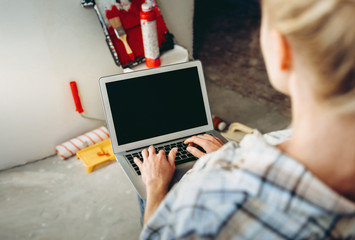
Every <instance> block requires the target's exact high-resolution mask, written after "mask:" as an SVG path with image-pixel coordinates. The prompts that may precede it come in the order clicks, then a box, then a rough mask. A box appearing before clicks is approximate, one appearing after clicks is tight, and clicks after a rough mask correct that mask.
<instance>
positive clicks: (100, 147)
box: [76, 138, 116, 173]
mask: <svg viewBox="0 0 355 240" xmlns="http://www.w3.org/2000/svg"><path fill="white" fill-rule="evenodd" d="M76 158H77V159H81V160H82V161H83V163H84V165H85V168H86V172H87V173H91V172H92V171H93V170H94V168H95V167H96V166H98V165H100V164H102V163H104V162H107V161H112V160H115V159H116V158H115V155H114V154H113V151H112V147H111V140H110V139H109V138H108V139H106V140H104V141H102V142H99V143H96V144H95V145H92V146H90V147H87V148H85V149H82V150H80V151H78V152H77V153H76Z"/></svg>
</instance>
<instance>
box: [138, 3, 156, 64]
mask: <svg viewBox="0 0 355 240" xmlns="http://www.w3.org/2000/svg"><path fill="white" fill-rule="evenodd" d="M140 19H141V28H142V37H143V46H144V56H145V64H146V65H147V67H148V68H154V67H159V66H160V52H159V42H158V32H157V22H156V16H155V12H154V9H153V6H152V5H151V4H148V3H143V4H142V11H141V12H140Z"/></svg>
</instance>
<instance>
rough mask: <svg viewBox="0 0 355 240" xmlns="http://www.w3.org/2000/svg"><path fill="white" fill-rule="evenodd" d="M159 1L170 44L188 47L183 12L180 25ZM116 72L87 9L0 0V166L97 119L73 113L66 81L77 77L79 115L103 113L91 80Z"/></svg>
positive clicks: (47, 1)
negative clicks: (172, 40)
mask: <svg viewBox="0 0 355 240" xmlns="http://www.w3.org/2000/svg"><path fill="white" fill-rule="evenodd" d="M161 2H162V3H161V4H162V5H163V6H162V7H164V10H163V9H162V12H163V16H164V18H166V19H167V25H168V28H169V29H170V31H171V32H172V33H173V34H174V35H175V36H176V40H177V43H179V44H181V45H183V46H185V47H186V48H187V49H189V50H190V49H192V24H191V22H192V20H191V18H190V19H189V18H186V17H185V24H187V25H185V26H184V25H183V24H181V23H182V21H181V19H180V18H181V16H182V15H179V14H180V13H181V12H180V10H181V8H178V9H177V10H178V11H179V13H171V14H172V16H176V17H177V18H179V19H180V20H178V21H177V22H176V23H178V24H176V23H175V22H174V20H173V19H172V17H168V16H165V15H167V14H169V15H170V13H169V12H171V11H172V10H173V9H174V8H176V7H173V8H169V7H168V5H167V4H163V2H164V1H161ZM169 2H171V4H173V3H174V1H172V0H169ZM182 3H183V4H185V5H186V6H189V8H191V6H192V7H193V1H192V0H184V1H182ZM175 5H176V4H175ZM189 12H191V9H190V10H189ZM190 17H191V16H190ZM186 26H187V27H186ZM190 27H191V28H190ZM185 35H186V36H185ZM190 35H191V37H190ZM178 36H179V37H178ZM190 39H191V40H190ZM190 52H192V51H190ZM119 72H120V69H119V68H118V67H117V66H116V65H115V64H114V62H113V60H112V57H111V55H110V52H109V50H108V48H107V46H106V42H105V40H104V35H103V32H102V29H101V26H100V24H99V22H98V19H97V17H96V14H95V12H94V10H93V9H83V8H82V7H81V5H80V0H16V1H14V0H1V1H0V110H1V112H0V132H1V135H0V169H4V168H8V167H11V166H15V165H19V164H23V163H26V162H29V161H33V160H37V159H40V158H43V157H46V156H49V155H51V154H54V153H55V150H54V148H55V146H56V145H57V144H59V143H62V142H64V141H66V140H68V139H70V138H73V137H75V136H78V135H81V134H82V133H84V132H86V131H90V130H92V129H95V128H96V127H99V126H101V125H103V124H102V123H100V122H95V121H92V120H87V119H83V118H81V117H80V116H79V114H77V113H76V112H75V107H74V103H73V99H72V96H71V91H70V87H69V82H70V81H71V80H75V81H76V82H77V84H78V88H79V92H80V96H81V101H82V104H83V107H84V110H85V114H86V115H89V116H92V117H99V118H103V117H104V116H103V110H102V106H101V99H100V95H99V91H98V84H97V81H98V78H99V77H101V76H103V75H111V74H115V73H119Z"/></svg>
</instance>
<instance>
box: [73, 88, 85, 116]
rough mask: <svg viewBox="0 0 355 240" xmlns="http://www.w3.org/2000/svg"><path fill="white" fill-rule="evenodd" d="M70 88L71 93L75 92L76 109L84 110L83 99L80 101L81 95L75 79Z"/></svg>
mask: <svg viewBox="0 0 355 240" xmlns="http://www.w3.org/2000/svg"><path fill="white" fill-rule="evenodd" d="M70 88H71V93H72V94H73V98H74V102H75V107H76V111H77V112H78V113H82V112H84V109H83V106H82V105H81V101H80V97H79V92H78V87H77V86H76V82H75V81H71V82H70Z"/></svg>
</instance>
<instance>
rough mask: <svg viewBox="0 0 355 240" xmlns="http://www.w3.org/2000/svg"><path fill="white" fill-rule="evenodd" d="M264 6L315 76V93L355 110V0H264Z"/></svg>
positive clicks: (272, 22) (339, 108) (342, 108)
mask: <svg viewBox="0 0 355 240" xmlns="http://www.w3.org/2000/svg"><path fill="white" fill-rule="evenodd" d="M263 7H264V11H266V13H267V14H268V18H269V22H270V25H271V27H272V28H274V29H276V30H278V31H279V32H280V33H281V34H283V35H284V36H286V38H287V39H288V41H289V42H290V44H291V45H292V46H293V47H294V49H295V50H296V51H297V53H298V54H299V55H300V57H301V59H302V62H304V65H305V66H308V67H309V68H310V69H309V70H310V71H311V72H312V74H313V75H314V76H315V77H314V78H312V79H309V80H310V81H312V82H311V86H312V88H313V90H314V92H315V94H316V97H317V98H318V99H320V100H322V101H324V102H326V103H327V104H329V105H331V106H334V109H337V111H339V112H342V113H346V114H349V113H350V114H354V113H355V27H354V24H355V21H354V16H355V0H287V1H285V0H263Z"/></svg>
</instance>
